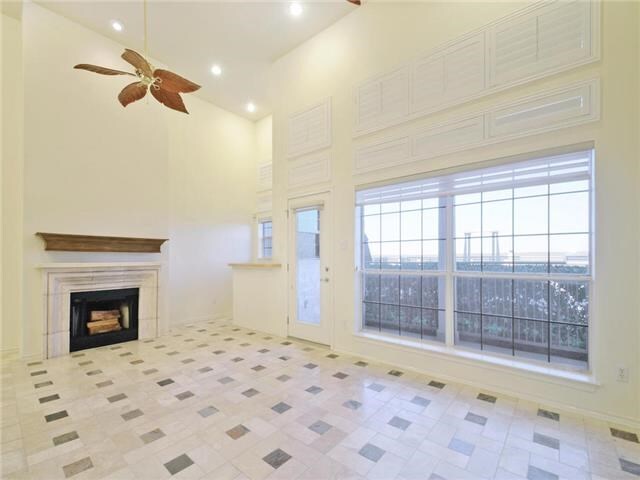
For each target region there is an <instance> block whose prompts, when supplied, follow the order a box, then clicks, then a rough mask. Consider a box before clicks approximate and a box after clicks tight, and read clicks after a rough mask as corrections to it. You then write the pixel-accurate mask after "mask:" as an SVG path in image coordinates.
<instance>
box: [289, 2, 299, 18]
mask: <svg viewBox="0 0 640 480" xmlns="http://www.w3.org/2000/svg"><path fill="white" fill-rule="evenodd" d="M289 13H290V14H291V15H292V16H294V17H299V16H300V15H302V5H300V4H299V3H298V2H293V3H292V4H291V5H289Z"/></svg>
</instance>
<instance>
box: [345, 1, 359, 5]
mask: <svg viewBox="0 0 640 480" xmlns="http://www.w3.org/2000/svg"><path fill="white" fill-rule="evenodd" d="M347 2H349V3H353V4H354V5H361V3H360V0H347Z"/></svg>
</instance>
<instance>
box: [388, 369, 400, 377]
mask: <svg viewBox="0 0 640 480" xmlns="http://www.w3.org/2000/svg"><path fill="white" fill-rule="evenodd" d="M387 373H388V374H389V375H391V376H393V377H401V376H402V375H404V372H401V371H400V370H389V371H388V372H387Z"/></svg>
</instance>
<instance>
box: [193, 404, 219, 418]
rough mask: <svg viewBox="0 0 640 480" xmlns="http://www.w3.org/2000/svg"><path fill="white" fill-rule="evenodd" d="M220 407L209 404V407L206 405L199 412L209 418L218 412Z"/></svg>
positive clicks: (203, 416)
mask: <svg viewBox="0 0 640 480" xmlns="http://www.w3.org/2000/svg"><path fill="white" fill-rule="evenodd" d="M218 411H219V410H218V409H217V408H216V407H214V406H212V405H209V406H208V407H204V408H203V409H202V410H198V414H199V415H200V416H201V417H202V418H207V417H210V416H211V415H213V414H215V413H218Z"/></svg>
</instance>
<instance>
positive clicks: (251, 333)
mask: <svg viewBox="0 0 640 480" xmlns="http://www.w3.org/2000/svg"><path fill="white" fill-rule="evenodd" d="M255 334H256V332H249V333H247V335H249V336H251V335H255Z"/></svg>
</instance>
